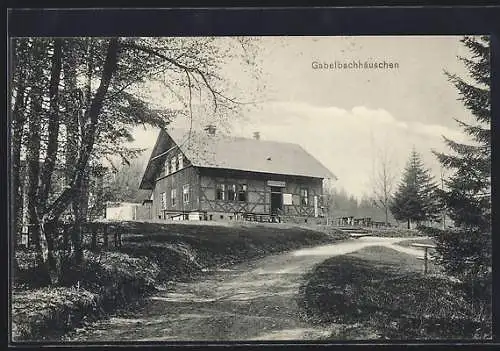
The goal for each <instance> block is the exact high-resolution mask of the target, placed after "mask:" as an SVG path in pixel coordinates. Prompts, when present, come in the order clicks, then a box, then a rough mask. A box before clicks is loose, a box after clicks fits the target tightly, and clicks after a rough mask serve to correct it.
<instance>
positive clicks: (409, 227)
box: [408, 219, 411, 229]
mask: <svg viewBox="0 0 500 351" xmlns="http://www.w3.org/2000/svg"><path fill="white" fill-rule="evenodd" d="M408 229H411V226H410V220H409V219H408Z"/></svg>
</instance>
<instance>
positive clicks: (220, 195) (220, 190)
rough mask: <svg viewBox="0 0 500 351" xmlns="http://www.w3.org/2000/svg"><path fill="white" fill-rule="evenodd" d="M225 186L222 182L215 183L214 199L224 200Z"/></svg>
mask: <svg viewBox="0 0 500 351" xmlns="http://www.w3.org/2000/svg"><path fill="white" fill-rule="evenodd" d="M225 195H226V186H225V185H224V184H217V188H216V190H215V199H216V200H225V199H226V196H225Z"/></svg>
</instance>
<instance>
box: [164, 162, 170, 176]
mask: <svg viewBox="0 0 500 351" xmlns="http://www.w3.org/2000/svg"><path fill="white" fill-rule="evenodd" d="M169 174H170V163H169V162H168V159H167V160H166V161H165V175H169Z"/></svg>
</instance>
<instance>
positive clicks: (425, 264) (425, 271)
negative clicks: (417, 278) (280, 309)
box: [424, 247, 428, 274]
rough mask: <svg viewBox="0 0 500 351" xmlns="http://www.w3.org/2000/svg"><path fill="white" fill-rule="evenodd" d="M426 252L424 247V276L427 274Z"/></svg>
mask: <svg viewBox="0 0 500 351" xmlns="http://www.w3.org/2000/svg"><path fill="white" fill-rule="evenodd" d="M427 250H428V248H427V247H426V248H425V252H424V274H427Z"/></svg>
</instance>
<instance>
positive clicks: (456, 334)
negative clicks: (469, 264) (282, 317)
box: [300, 247, 478, 340]
mask: <svg viewBox="0 0 500 351" xmlns="http://www.w3.org/2000/svg"><path fill="white" fill-rule="evenodd" d="M300 304H301V307H302V308H303V311H304V316H305V317H304V318H306V319H308V320H309V321H310V322H312V323H316V324H322V325H331V326H332V335H331V338H334V339H371V338H390V339H406V340H407V339H422V338H430V339H442V338H445V339H446V338H473V337H475V336H476V335H475V329H476V328H477V327H478V325H475V324H474V323H471V322H470V321H469V320H468V319H467V318H466V317H465V316H464V315H463V314H462V307H463V306H462V305H461V299H460V297H459V296H458V295H457V294H456V293H455V292H454V291H453V290H452V288H451V284H450V282H449V281H448V280H447V279H446V278H444V277H442V276H439V275H437V274H429V275H423V274H422V261H420V260H417V259H416V258H415V257H412V256H410V255H407V254H405V253H401V252H398V251H395V250H392V249H388V248H384V247H369V248H365V249H363V250H360V251H358V252H355V253H352V254H349V255H345V256H339V257H333V258H331V259H329V260H326V261H325V262H323V263H322V264H320V265H318V266H317V267H316V268H315V269H314V270H313V271H312V272H311V273H310V274H309V275H308V276H307V277H306V282H305V283H304V285H303V286H302V288H301V299H300Z"/></svg>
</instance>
